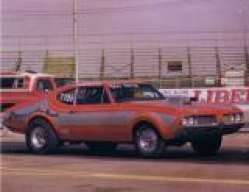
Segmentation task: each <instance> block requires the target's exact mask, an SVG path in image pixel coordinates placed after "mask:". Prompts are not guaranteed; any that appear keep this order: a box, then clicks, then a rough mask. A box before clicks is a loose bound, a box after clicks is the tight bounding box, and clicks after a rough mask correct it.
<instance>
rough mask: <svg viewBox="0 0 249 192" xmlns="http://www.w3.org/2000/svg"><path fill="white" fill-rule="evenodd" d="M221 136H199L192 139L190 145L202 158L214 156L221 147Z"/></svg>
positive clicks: (216, 134)
mask: <svg viewBox="0 0 249 192" xmlns="http://www.w3.org/2000/svg"><path fill="white" fill-rule="evenodd" d="M221 143H222V135H221V134H218V133H212V134H200V135H198V136H196V137H195V138H193V140H192V142H191V145H192V148H193V150H194V151H195V152H196V153H197V154H199V155H202V156H211V155H216V154H217V153H218V152H219V150H220V147H221Z"/></svg>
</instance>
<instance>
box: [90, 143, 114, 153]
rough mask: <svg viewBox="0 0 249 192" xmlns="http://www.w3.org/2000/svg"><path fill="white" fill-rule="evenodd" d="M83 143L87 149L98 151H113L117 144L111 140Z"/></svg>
mask: <svg viewBox="0 0 249 192" xmlns="http://www.w3.org/2000/svg"><path fill="white" fill-rule="evenodd" d="M85 144H86V145H87V147H88V149H89V150H91V151H93V152H98V153H102V152H104V153H109V152H114V151H115V150H116V148H117V144H116V143H111V142H86V143H85Z"/></svg>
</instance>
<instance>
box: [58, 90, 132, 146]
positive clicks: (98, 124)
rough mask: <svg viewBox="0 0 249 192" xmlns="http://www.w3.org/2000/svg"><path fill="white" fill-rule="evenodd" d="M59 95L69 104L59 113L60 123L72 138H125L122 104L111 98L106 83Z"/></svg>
mask: <svg viewBox="0 0 249 192" xmlns="http://www.w3.org/2000/svg"><path fill="white" fill-rule="evenodd" d="M59 97H60V99H61V101H63V103H64V105H67V106H65V107H63V108H64V109H65V110H64V112H61V113H60V115H59V116H58V124H59V126H60V127H61V129H63V131H64V132H67V134H68V136H69V137H70V138H71V139H75V140H91V141H92V140H94V141H120V140H123V139H124V138H123V136H124V135H123V134H122V133H123V132H125V129H126V127H127V123H128V122H127V118H126V116H125V114H124V113H123V112H122V111H121V110H120V108H119V104H116V103H113V102H111V100H110V98H109V96H108V94H107V92H106V89H105V88H104V87H103V86H81V87H79V88H77V89H75V90H71V92H66V93H62V94H61V95H60V96H59ZM74 99H75V100H74ZM73 103H74V104H73Z"/></svg>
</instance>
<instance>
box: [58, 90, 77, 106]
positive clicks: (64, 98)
mask: <svg viewBox="0 0 249 192" xmlns="http://www.w3.org/2000/svg"><path fill="white" fill-rule="evenodd" d="M74 99H75V89H73V90H70V91H66V92H63V93H60V94H59V95H58V97H57V100H59V101H60V102H61V103H65V104H69V105H73V103H74Z"/></svg>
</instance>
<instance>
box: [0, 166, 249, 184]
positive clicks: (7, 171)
mask: <svg viewBox="0 0 249 192" xmlns="http://www.w3.org/2000/svg"><path fill="white" fill-rule="evenodd" d="M0 170H1V175H2V176H3V175H18V176H21V175H22V176H25V175H26V176H62V177H63V176H69V177H87V178H89V177H92V178H98V179H115V180H137V181H152V182H171V183H176V182H179V183H206V184H229V185H249V180H241V179H221V178H191V177H170V176H149V175H129V174H115V173H113V174H112V173H91V172H79V171H77V172H75V171H61V170H53V169H52V170H46V169H29V168H28V169H15V168H4V167H1V168H0Z"/></svg>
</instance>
